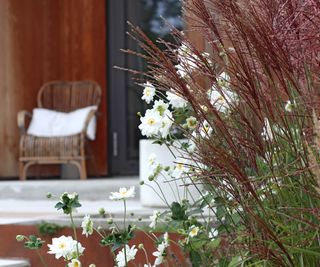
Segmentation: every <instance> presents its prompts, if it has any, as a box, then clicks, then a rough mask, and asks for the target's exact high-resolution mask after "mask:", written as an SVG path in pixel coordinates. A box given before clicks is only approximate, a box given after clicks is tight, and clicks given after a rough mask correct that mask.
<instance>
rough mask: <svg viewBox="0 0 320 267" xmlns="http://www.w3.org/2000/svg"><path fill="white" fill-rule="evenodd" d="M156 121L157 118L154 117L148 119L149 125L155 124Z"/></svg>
mask: <svg viewBox="0 0 320 267" xmlns="http://www.w3.org/2000/svg"><path fill="white" fill-rule="evenodd" d="M155 122H156V120H155V119H153V118H150V119H148V122H147V123H148V124H149V125H153V124H155Z"/></svg>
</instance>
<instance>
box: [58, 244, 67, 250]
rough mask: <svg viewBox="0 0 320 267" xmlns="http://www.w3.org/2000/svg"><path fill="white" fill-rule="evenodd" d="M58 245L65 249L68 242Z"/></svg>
mask: <svg viewBox="0 0 320 267" xmlns="http://www.w3.org/2000/svg"><path fill="white" fill-rule="evenodd" d="M58 247H59V248H60V249H64V248H65V247H66V244H64V243H60V244H59V246H58Z"/></svg>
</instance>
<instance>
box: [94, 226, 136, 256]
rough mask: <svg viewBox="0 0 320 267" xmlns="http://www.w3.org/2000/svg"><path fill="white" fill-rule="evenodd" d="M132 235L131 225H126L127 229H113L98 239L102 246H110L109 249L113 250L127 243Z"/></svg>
mask: <svg viewBox="0 0 320 267" xmlns="http://www.w3.org/2000/svg"><path fill="white" fill-rule="evenodd" d="M133 237H134V234H133V229H132V227H131V225H129V226H128V230H126V231H123V232H118V231H114V232H112V233H111V234H109V235H106V236H105V237H104V238H103V239H101V240H100V244H101V245H102V246H109V247H111V251H112V252H114V251H116V250H117V249H119V248H120V247H122V246H124V245H126V244H128V242H129V241H130V240H131V239H132V238H133Z"/></svg>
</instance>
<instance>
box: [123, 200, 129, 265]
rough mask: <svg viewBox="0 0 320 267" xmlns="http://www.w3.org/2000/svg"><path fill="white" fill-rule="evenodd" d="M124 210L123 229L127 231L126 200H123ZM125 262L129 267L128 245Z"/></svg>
mask: <svg viewBox="0 0 320 267" xmlns="http://www.w3.org/2000/svg"><path fill="white" fill-rule="evenodd" d="M123 208H124V214H123V228H124V231H127V227H126V217H127V205H126V200H125V199H123ZM124 261H125V264H126V266H128V260H127V248H126V244H124Z"/></svg>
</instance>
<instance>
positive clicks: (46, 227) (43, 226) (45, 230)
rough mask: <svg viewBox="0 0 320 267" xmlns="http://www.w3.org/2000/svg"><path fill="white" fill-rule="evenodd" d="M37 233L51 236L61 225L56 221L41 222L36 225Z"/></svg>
mask: <svg viewBox="0 0 320 267" xmlns="http://www.w3.org/2000/svg"><path fill="white" fill-rule="evenodd" d="M38 229H39V233H40V234H41V235H43V236H46V235H48V236H52V235H55V234H57V233H58V232H59V230H60V229H62V227H61V226H60V225H58V224H56V223H48V222H42V223H40V224H39V225H38Z"/></svg>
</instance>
